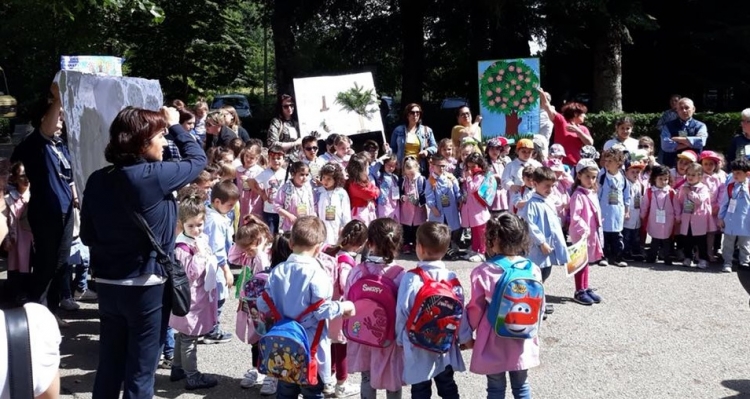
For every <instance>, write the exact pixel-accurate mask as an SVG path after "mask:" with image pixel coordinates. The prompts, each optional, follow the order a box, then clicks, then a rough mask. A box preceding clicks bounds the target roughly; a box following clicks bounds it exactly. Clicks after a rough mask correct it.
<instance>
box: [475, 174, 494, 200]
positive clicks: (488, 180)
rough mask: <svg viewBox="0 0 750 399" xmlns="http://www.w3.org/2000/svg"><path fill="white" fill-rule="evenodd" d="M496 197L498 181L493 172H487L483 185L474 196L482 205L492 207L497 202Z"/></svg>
mask: <svg viewBox="0 0 750 399" xmlns="http://www.w3.org/2000/svg"><path fill="white" fill-rule="evenodd" d="M495 195H497V179H495V176H494V175H493V173H492V172H487V173H485V175H484V180H482V184H481V185H479V189H478V190H477V191H475V192H474V196H475V197H476V198H477V200H478V201H479V203H480V204H482V205H483V206H485V207H490V206H492V203H493V202H495Z"/></svg>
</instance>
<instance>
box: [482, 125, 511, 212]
mask: <svg viewBox="0 0 750 399" xmlns="http://www.w3.org/2000/svg"><path fill="white" fill-rule="evenodd" d="M507 145H508V140H507V139H506V138H505V137H496V138H493V139H491V140H490V141H488V142H487V148H486V149H485V152H486V153H485V156H486V157H487V165H489V167H490V170H491V171H492V173H494V175H495V180H497V194H496V195H495V201H494V202H493V203H492V206H490V211H494V212H497V211H502V210H505V209H508V191H507V190H506V189H505V188H503V179H502V177H503V172H505V158H503V157H502V156H501V153H502V148H503V147H504V146H507Z"/></svg>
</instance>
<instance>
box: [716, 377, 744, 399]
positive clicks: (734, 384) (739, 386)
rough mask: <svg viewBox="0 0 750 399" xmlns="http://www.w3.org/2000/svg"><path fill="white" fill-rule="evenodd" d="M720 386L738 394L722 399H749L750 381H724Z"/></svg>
mask: <svg viewBox="0 0 750 399" xmlns="http://www.w3.org/2000/svg"><path fill="white" fill-rule="evenodd" d="M721 385H722V386H723V387H725V388H729V389H731V390H733V391H737V392H738V394H737V395H733V396H725V397H724V398H723V399H750V380H725V381H722V382H721Z"/></svg>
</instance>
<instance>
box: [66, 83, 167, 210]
mask: <svg viewBox="0 0 750 399" xmlns="http://www.w3.org/2000/svg"><path fill="white" fill-rule="evenodd" d="M55 81H56V82H57V83H58V85H59V86H60V98H61V99H62V105H63V111H64V118H65V126H66V127H67V131H68V147H69V148H70V157H71V160H72V163H73V165H72V166H73V179H74V180H75V183H76V186H77V187H78V193H79V195H81V196H82V195H83V190H84V187H85V184H86V180H88V178H89V176H90V175H91V173H93V172H94V171H96V170H98V169H101V168H103V167H105V166H107V165H108V164H109V163H108V162H107V161H106V160H105V159H104V148H105V147H106V146H107V144H108V143H109V127H110V125H111V124H112V121H113V120H114V119H115V116H117V114H118V113H119V112H120V110H122V109H123V108H125V107H127V106H133V107H139V108H146V109H150V110H154V111H156V110H158V109H159V108H160V107H161V106H162V104H163V102H164V98H163V94H162V91H161V86H160V85H159V81H158V80H147V79H141V78H130V77H122V76H119V77H118V76H98V75H90V74H87V73H81V72H77V71H60V72H58V74H57V76H55ZM82 198H83V197H81V199H82Z"/></svg>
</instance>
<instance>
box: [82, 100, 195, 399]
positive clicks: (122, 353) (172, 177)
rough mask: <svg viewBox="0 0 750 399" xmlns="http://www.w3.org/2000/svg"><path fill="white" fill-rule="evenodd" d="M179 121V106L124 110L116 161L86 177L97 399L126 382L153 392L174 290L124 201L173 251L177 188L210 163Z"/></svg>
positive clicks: (113, 136)
mask: <svg viewBox="0 0 750 399" xmlns="http://www.w3.org/2000/svg"><path fill="white" fill-rule="evenodd" d="M178 122H179V114H178V113H177V111H176V110H175V109H173V108H162V111H161V113H160V112H154V111H149V110H144V109H139V108H132V107H128V108H125V109H123V110H122V111H120V113H119V114H117V117H115V120H114V121H113V122H112V126H111V127H110V129H109V137H110V141H109V144H108V145H107V148H106V149H105V152H104V157H105V158H106V160H107V161H109V162H110V163H112V164H113V165H114V166H108V167H105V168H103V169H99V170H97V171H96V172H94V173H92V174H91V177H89V179H88V182H87V184H86V190H85V191H84V194H85V196H84V201H83V204H82V209H81V239H82V240H83V243H84V244H85V245H87V246H88V247H89V249H90V252H91V268H92V269H93V271H94V273H95V274H96V277H97V288H98V290H97V291H98V294H99V316H100V318H101V322H100V339H99V367H98V369H97V373H96V379H95V382H94V390H93V398H94V399H110V398H112V399H114V398H118V397H119V395H120V394H119V392H120V387H121V386H123V383H124V398H126V399H135V398H152V397H153V395H154V373H155V371H156V366H157V363H158V360H159V354H160V347H161V345H162V344H163V341H164V339H163V337H164V330H165V329H166V327H167V321H168V319H169V317H168V316H169V313H170V307H171V305H170V303H169V300H168V299H169V298H170V295H169V294H168V293H167V294H166V295H165V284H164V283H165V282H166V280H167V278H166V276H167V274H166V271H165V270H164V268H163V266H161V265H160V264H159V263H157V262H156V254H155V252H154V251H153V249H152V245H151V242H150V241H149V239H148V237H147V236H146V234H145V233H144V232H143V231H142V230H141V228H140V227H139V226H138V225H137V224H136V223H135V222H134V221H133V220H132V213H131V211H130V210H128V206H127V205H126V201H127V203H128V204H129V206H130V208H132V210H133V211H135V212H138V213H139V214H140V215H141V216H142V217H143V218H144V220H145V221H146V223H147V224H148V225H149V227H150V228H151V230H152V231H153V233H154V237H155V238H156V241H157V242H158V244H159V245H161V247H162V248H163V250H164V252H166V253H167V254H170V256H171V255H172V253H173V252H174V245H175V238H176V234H175V231H176V229H175V226H176V225H177V204H176V203H175V198H174V196H173V195H172V193H173V192H174V191H175V190H178V189H180V188H182V187H184V186H186V185H187V184H189V183H190V182H192V181H193V180H195V179H196V178H197V177H198V175H199V174H200V172H201V171H202V170H203V168H204V167H205V165H206V155H205V154H204V153H203V150H202V149H201V148H200V145H198V143H197V142H196V141H195V140H193V138H192V137H190V134H188V133H187V132H186V131H185V129H183V128H182V126H180V125H179V123H178ZM167 126H169V133H170V134H171V135H172V136H173V137H174V142H175V145H176V146H177V148H178V149H179V151H180V153H181V154H182V160H181V161H179V162H162V157H163V147H164V146H165V145H167V142H166V140H165V139H164V133H165V132H166V131H167ZM165 298H166V299H167V300H166V301H165V300H164V299H165Z"/></svg>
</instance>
